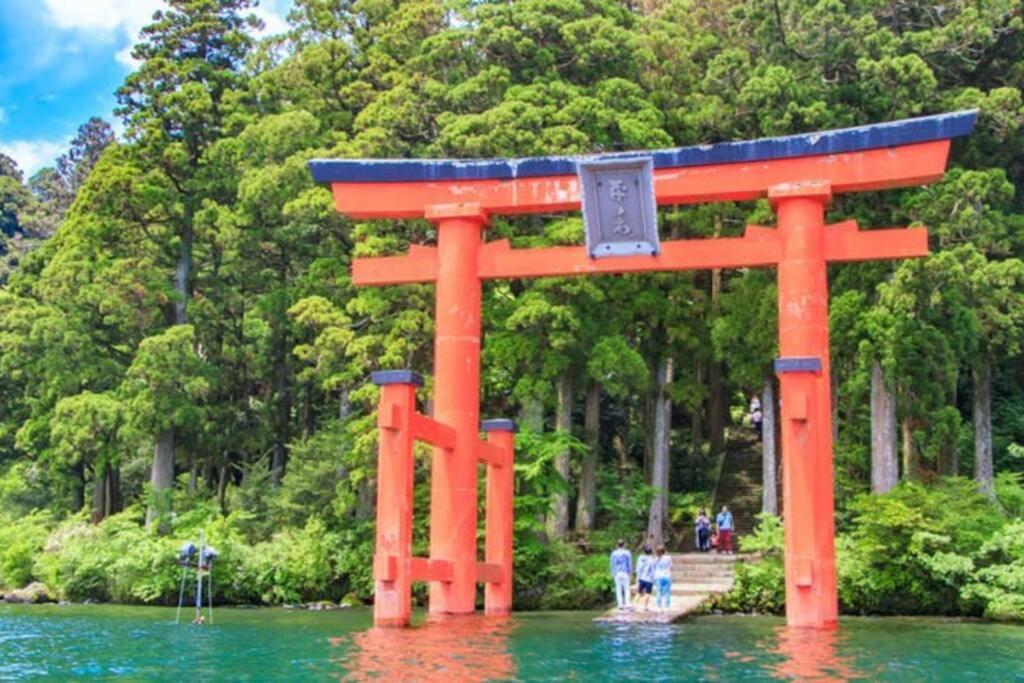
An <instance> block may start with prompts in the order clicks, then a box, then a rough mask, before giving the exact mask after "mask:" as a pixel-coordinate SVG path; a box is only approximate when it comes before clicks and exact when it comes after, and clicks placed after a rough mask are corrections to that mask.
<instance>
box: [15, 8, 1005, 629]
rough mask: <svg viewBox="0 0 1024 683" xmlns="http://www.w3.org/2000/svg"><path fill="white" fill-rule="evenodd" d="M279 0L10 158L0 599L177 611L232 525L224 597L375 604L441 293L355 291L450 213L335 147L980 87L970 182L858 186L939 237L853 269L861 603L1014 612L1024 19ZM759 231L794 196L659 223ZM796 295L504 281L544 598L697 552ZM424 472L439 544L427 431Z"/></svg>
mask: <svg viewBox="0 0 1024 683" xmlns="http://www.w3.org/2000/svg"><path fill="white" fill-rule="evenodd" d="M254 4H255V3H254V2H251V1H250V0H170V1H169V2H168V9H167V10H165V11H162V12H159V13H157V14H156V15H154V17H153V19H152V22H151V23H150V24H149V25H148V26H147V27H146V28H145V29H144V30H143V32H142V34H141V36H140V38H139V42H138V43H137V44H136V46H135V48H134V51H133V53H132V56H133V57H134V59H135V60H137V62H138V63H139V66H138V68H137V69H136V70H135V71H134V72H133V73H131V74H130V75H129V76H128V77H127V78H126V79H125V81H124V83H123V84H122V85H121V87H120V88H119V90H118V91H117V100H118V103H119V106H118V109H117V112H116V116H117V117H118V118H119V121H118V122H107V121H103V120H100V119H92V120H90V121H88V122H86V123H84V124H83V125H82V127H81V128H80V130H79V135H78V136H77V137H76V138H75V140H74V141H73V142H72V144H71V146H70V148H69V150H68V151H67V153H66V154H64V155H63V156H61V157H60V158H59V160H58V162H57V164H56V166H55V167H54V168H47V169H44V170H42V171H39V172H37V173H35V174H34V175H32V177H30V178H27V179H26V178H24V177H23V174H22V172H21V171H20V170H19V169H18V168H17V166H16V164H15V163H14V162H13V161H12V160H11V159H9V158H7V157H2V156H0V208H2V210H0V228H2V249H0V251H2V259H3V261H2V268H0V275H2V278H3V286H2V288H0V371H2V372H0V587H5V588H7V589H14V588H19V587H22V586H25V585H26V584H29V583H30V582H33V581H38V582H42V583H44V584H46V586H47V587H48V588H49V590H50V591H51V592H52V594H53V595H54V596H55V597H58V598H61V599H66V600H73V601H82V600H87V599H88V600H98V601H114V602H129V603H152V604H169V603H170V604H172V603H174V602H175V599H176V597H177V590H178V577H179V574H178V572H179V569H178V566H177V564H176V560H177V557H176V551H177V548H178V546H179V545H181V543H182V542H183V541H185V540H194V539H195V538H197V536H198V534H199V533H200V532H201V531H203V532H205V534H206V537H207V538H208V539H209V540H210V542H211V543H212V544H213V545H214V546H216V547H217V549H218V550H219V551H220V553H221V558H220V559H219V560H218V564H217V565H216V567H215V571H214V580H213V585H214V591H215V599H216V600H217V601H219V602H223V603H252V604H269V605H277V604H283V603H300V602H308V601H314V600H325V599H330V600H339V599H341V598H343V597H344V598H346V599H347V600H349V601H351V602H356V601H363V602H369V601H370V600H371V599H372V588H373V586H372V580H371V569H372V567H371V565H372V561H371V558H372V554H373V517H374V504H375V468H376V439H377V430H376V416H375V408H376V401H377V397H378V389H377V387H375V386H374V385H373V384H372V383H371V382H370V372H371V371H374V370H381V369H399V368H409V369H412V370H415V371H417V372H420V373H422V374H423V375H424V376H425V377H426V378H427V381H426V387H425V388H424V390H423V391H422V395H421V401H422V402H421V405H429V397H430V392H431V389H432V382H431V377H430V374H431V367H432V356H433V352H432V337H433V305H434V304H433V292H432V287H430V286H426V285H409V286H396V287H383V288H365V289H356V288H355V287H354V286H353V285H352V284H351V280H350V264H351V261H352V259H353V257H356V256H367V255H387V254H398V253H402V252H404V251H405V250H406V249H407V248H408V246H409V245H410V244H431V243H432V242H433V241H434V240H435V239H436V233H435V231H434V229H433V228H432V226H431V225H430V224H429V223H427V222H425V221H412V220H407V221H370V222H359V221H353V220H350V219H347V218H344V217H342V216H340V215H338V214H337V213H336V211H335V210H334V206H333V202H332V199H331V195H330V192H329V190H328V189H327V188H325V187H321V186H317V185H316V184H314V182H313V180H312V178H311V175H310V173H309V170H308V167H307V163H308V161H309V160H310V159H313V158H360V157H399V158H414V157H415V158H439V157H498V156H527V155H546V154H582V153H590V152H602V151H617V150H631V149H649V148H659V147H672V146H683V145H693V144H706V143H714V142H721V141H730V140H743V139H752V138H757V137H763V136H775V135H785V134H790V133H800V132H808V131H815V130H823V129H829V128H839V127H846V126H854V125H863V124H869V123H879V122H885V121H890V120H895V119H899V118H906V117H912V116H917V115H924V114H934V113H941V112H946V111H953V110H961V109H972V108H976V109H978V110H979V112H980V113H979V119H978V126H977V129H976V131H975V133H974V134H973V135H972V136H971V137H969V138H965V139H961V140H958V141H956V142H955V143H954V147H953V152H952V157H951V159H950V167H949V169H950V170H949V172H948V173H947V174H946V176H945V178H944V179H943V180H941V181H940V182H937V183H935V184H933V185H929V186H927V187H921V188H911V189H906V190H899V191H887V192H880V193H864V194H858V195H845V196H839V197H838V198H836V200H835V201H833V202H832V204H831V205H830V207H829V215H828V219H829V221H830V222H836V221H838V220H843V219H850V218H854V219H857V220H858V221H859V223H860V224H861V225H862V226H866V227H869V226H876V227H889V226H908V225H925V226H927V227H928V229H929V234H930V247H931V251H932V254H931V255H930V256H929V257H927V258H924V259H918V260H908V261H899V262H870V263H862V264H845V265H834V266H830V269H829V278H830V301H831V309H830V323H831V338H832V372H833V376H832V385H833V389H834V412H835V427H836V432H835V435H834V436H835V460H836V470H835V474H836V505H837V509H836V524H837V531H838V534H839V538H838V540H837V551H838V559H839V578H840V600H841V605H842V609H843V610H844V611H845V612H847V613H870V614H917V613H922V614H964V615H986V616H990V617H997V618H1024V540H1022V539H1024V521H1022V515H1024V479H1022V475H1024V358H1022V357H1021V351H1022V342H1024V260H1022V259H1024V99H1022V94H1021V89H1022V87H1024V30H1022V29H1024V16H1022V12H1024V3H1021V2H1020V1H1019V0H982V1H973V2H967V1H966V0H955V1H953V2H947V3H943V4H941V5H937V4H935V3H928V2H919V1H917V0H885V1H884V2H883V1H882V0H846V1H845V2H840V1H839V0H753V1H751V2H736V1H735V0H635V1H629V2H627V1H621V0H515V1H513V2H509V1H507V0H500V1H499V0H447V1H444V2H442V1H441V0H405V1H398V0H295V2H294V5H293V8H292V10H291V12H290V14H289V16H288V24H289V28H288V31H287V32H286V33H284V34H281V35H279V36H275V37H271V38H263V39H259V40H257V39H256V38H254V37H253V36H254V34H255V29H256V28H258V20H257V19H256V18H255V17H254V16H253V15H251V14H250V10H251V9H252V8H253V5H254ZM112 123H117V124H118V130H123V134H121V135H115V134H114V128H113V127H112V125H111V124H112ZM748 223H755V224H762V225H773V224H774V214H773V212H772V211H771V208H770V207H769V205H768V203H767V201H758V202H745V203H719V204H708V205H701V206H696V207H685V208H670V209H662V210H661V211H660V212H659V226H660V229H661V236H662V238H663V239H669V238H675V239H679V238H714V237H726V236H737V235H740V234H742V231H743V229H744V226H745V225H747V224H748ZM486 239H509V240H511V242H512V244H513V246H542V245H557V244H581V243H582V242H583V225H582V220H581V218H580V216H579V215H578V214H557V215H550V216H532V217H519V218H517V217H496V218H495V219H494V221H493V223H492V225H491V227H490V228H489V230H488V233H487V236H486ZM774 283H775V273H774V271H773V270H771V269H750V270H730V271H719V270H715V271H697V272H687V273H672V274H655V275H630V276H604V277H592V278H579V279H571V278H550V279H541V280H529V281H510V282H490V283H487V284H485V288H484V303H483V306H484V322H483V324H484V341H483V375H482V379H483V389H482V393H483V395H482V397H481V398H482V410H481V413H482V414H483V415H485V416H495V417H514V418H516V419H517V420H518V422H519V424H520V427H521V431H520V433H519V435H518V438H517V450H516V460H517V464H516V494H517V497H516V513H517V521H516V551H515V570H516V586H515V600H516V607H517V608H518V609H554V608H592V607H596V606H600V605H603V604H605V603H606V602H607V601H609V600H610V597H611V590H612V585H611V581H610V579H609V577H608V576H607V571H608V570H607V552H608V550H609V549H610V548H611V547H612V546H613V545H614V543H615V539H617V538H619V537H623V538H626V539H627V541H628V542H629V544H630V545H631V547H633V546H636V545H638V544H639V543H640V542H641V541H642V540H643V538H645V537H646V536H647V535H648V534H651V535H654V536H655V537H656V538H657V539H659V540H661V539H664V540H665V542H666V543H667V544H668V545H669V548H670V549H671V550H676V549H679V548H683V547H692V538H691V537H690V536H689V534H692V531H691V526H692V521H693V518H694V515H695V514H696V511H697V509H698V507H700V506H709V505H710V504H712V503H713V502H714V494H715V487H716V483H717V481H718V479H719V477H720V476H722V472H721V470H722V467H723V454H725V453H727V452H729V451H730V449H746V450H748V451H750V452H751V453H752V456H751V457H755V458H761V457H762V454H761V452H760V451H759V450H758V448H759V447H758V445H757V444H756V442H755V441H754V440H753V439H752V437H751V429H750V427H749V425H748V424H747V422H746V420H747V416H746V413H747V410H748V408H747V407H748V405H749V402H750V400H751V398H752V397H753V396H761V397H763V400H764V401H765V402H766V405H767V404H771V403H772V402H773V401H775V400H777V399H776V398H775V397H776V395H777V387H776V386H775V380H774V378H773V373H772V360H773V359H774V358H775V356H776V355H777V349H776V348H775V345H776V339H777V331H776V325H777V323H776V317H777V310H776V306H777V301H776V295H775V284H774ZM768 431H769V432H771V431H774V430H768ZM655 434H662V435H664V438H655ZM766 444H767V447H768V448H769V449H772V450H775V449H774V448H773V447H774V446H775V445H776V444H775V440H774V439H772V438H770V435H769V438H767V439H766ZM770 455H771V452H770V453H769V456H770ZM417 463H418V464H417V486H416V506H417V513H416V524H417V527H416V532H415V544H416V546H417V550H418V551H419V552H421V553H422V552H423V551H424V550H425V548H426V541H427V529H426V526H425V525H426V519H427V507H428V503H429V501H428V488H427V475H428V465H429V450H428V449H426V448H424V449H423V451H422V457H420V458H418V460H417ZM769 469H771V470H776V469H777V466H776V467H770V468H769ZM767 471H768V470H766V472H767ZM776 474H777V472H772V475H773V476H774V475H776ZM772 488H773V487H769V489H772ZM761 508H763V510H762V511H761V515H760V517H759V519H760V523H759V526H758V528H757V531H756V533H752V534H747V535H746V536H741V538H740V539H739V540H740V545H741V548H742V550H744V551H751V552H759V553H762V555H763V560H762V561H760V562H758V563H752V564H746V565H743V566H742V567H740V569H739V575H738V583H737V586H736V587H735V589H734V590H733V591H732V592H731V593H730V594H728V595H726V596H723V597H721V598H719V600H718V602H717V603H716V605H715V606H716V607H717V608H720V609H727V610H742V611H766V612H778V611H780V610H781V609H782V598H783V582H782V565H781V554H780V548H781V544H782V528H781V525H780V522H779V518H778V516H777V515H778V514H780V513H784V510H780V500H779V497H778V496H777V495H775V492H774V490H767V492H766V493H765V494H764V495H763V496H762V505H761ZM482 519H483V517H482V516H481V520H482ZM417 591H419V592H418V597H419V598H421V599H422V598H423V596H424V595H425V592H423V589H422V587H418V588H417Z"/></svg>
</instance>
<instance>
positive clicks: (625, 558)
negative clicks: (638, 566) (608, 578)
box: [610, 538, 633, 609]
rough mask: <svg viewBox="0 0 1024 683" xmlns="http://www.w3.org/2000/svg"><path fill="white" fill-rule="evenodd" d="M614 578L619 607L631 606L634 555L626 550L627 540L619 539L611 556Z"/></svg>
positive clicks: (616, 600)
mask: <svg viewBox="0 0 1024 683" xmlns="http://www.w3.org/2000/svg"><path fill="white" fill-rule="evenodd" d="M610 564H611V570H612V580H613V581H614V582H615V602H616V604H617V605H618V607H619V609H624V608H626V607H629V577H630V575H631V574H632V573H633V556H632V555H630V553H629V551H628V550H626V542H625V541H624V540H622V539H621V538H620V539H619V543H618V547H617V548H616V549H615V550H613V551H612V555H611V558H610Z"/></svg>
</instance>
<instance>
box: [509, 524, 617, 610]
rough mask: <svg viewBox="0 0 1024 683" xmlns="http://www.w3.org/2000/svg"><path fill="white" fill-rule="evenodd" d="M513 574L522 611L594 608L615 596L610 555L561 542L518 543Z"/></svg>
mask: <svg viewBox="0 0 1024 683" xmlns="http://www.w3.org/2000/svg"><path fill="white" fill-rule="evenodd" d="M513 573H514V575H515V583H514V589H513V590H514V603H515V608H516V609H519V610H531V609H550V610H571V609H594V608H597V607H602V606H604V605H606V604H608V602H609V601H610V600H611V597H612V589H613V587H612V580H611V576H610V574H609V573H608V556H607V555H605V554H603V553H592V554H585V553H583V552H581V551H580V550H579V549H578V548H577V547H576V546H574V545H571V544H569V543H565V542H562V541H553V542H551V543H549V544H543V543H538V542H533V543H525V544H522V545H520V546H517V547H516V549H515V557H514V568H513Z"/></svg>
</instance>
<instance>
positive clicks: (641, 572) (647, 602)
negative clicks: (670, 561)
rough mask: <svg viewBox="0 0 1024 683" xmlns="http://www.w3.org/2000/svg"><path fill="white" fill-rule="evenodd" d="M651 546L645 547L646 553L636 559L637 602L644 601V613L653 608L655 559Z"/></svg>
mask: <svg viewBox="0 0 1024 683" xmlns="http://www.w3.org/2000/svg"><path fill="white" fill-rule="evenodd" d="M652 552H653V551H652V550H651V546H649V545H645V546H644V553H643V555H641V556H640V557H638V558H637V559H636V595H637V598H636V599H637V602H640V601H643V605H644V611H645V612H646V611H648V610H649V609H650V608H651V592H652V591H653V590H654V557H653V556H652V554H651V553H652Z"/></svg>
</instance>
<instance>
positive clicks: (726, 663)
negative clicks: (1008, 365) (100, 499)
mask: <svg viewBox="0 0 1024 683" xmlns="http://www.w3.org/2000/svg"><path fill="white" fill-rule="evenodd" d="M174 616H175V615H174V610H173V609H163V608H144V607H114V606H92V605H82V606H79V605H75V606H57V605H46V606H14V605H0V679H2V680H10V679H17V680H21V679H49V680H67V679H80V678H93V679H110V678H127V679H129V680H132V679H133V680H154V681H180V680H185V679H192V680H197V681H204V680H205V681H215V680H216V681H220V680H251V681H274V680H365V679H376V680H388V681H395V680H415V681H446V682H448V683H454V682H456V681H474V680H475V681H485V680H499V681H501V680H550V681H554V680H581V681H582V680H586V681H593V680H636V681H640V680H643V681H668V680H713V681H733V680H871V681H875V680H885V681H957V682H959V681H1024V627H1021V626H1014V625H1003V624H987V623H978V622H958V621H952V620H941V619H917V618H898V619H861V618H847V619H844V620H843V621H842V624H841V626H840V628H839V630H837V631H834V632H824V633H822V632H814V631H809V632H803V631H795V630H789V629H786V628H785V626H784V624H783V622H782V620H780V619H775V618H770V617H731V616H730V617H702V618H699V619H693V620H690V621H687V622H684V623H682V624H678V625H674V626H614V625H599V624H594V623H593V622H592V621H591V618H592V617H593V616H594V615H593V614H591V613H581V612H575V613H552V612H547V613H535V614H521V615H516V616H515V617H513V618H511V619H494V618H486V617H471V618H457V619H449V620H445V621H441V622H433V621H425V620H424V618H423V617H420V622H421V623H420V625H419V626H418V627H417V628H413V629H407V630H400V631H394V630H383V631H382V630H375V629H372V628H370V624H371V614H370V612H369V611H368V610H364V609H357V610H350V611H342V612H319V613H314V612H298V611H286V610H281V609H254V610H245V609H220V610H215V612H214V620H215V621H214V624H213V625H206V626H201V627H197V626H191V625H189V624H187V623H183V624H181V625H175V624H174ZM183 620H184V621H187V620H188V619H187V617H186V616H185V615H184V614H183Z"/></svg>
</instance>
